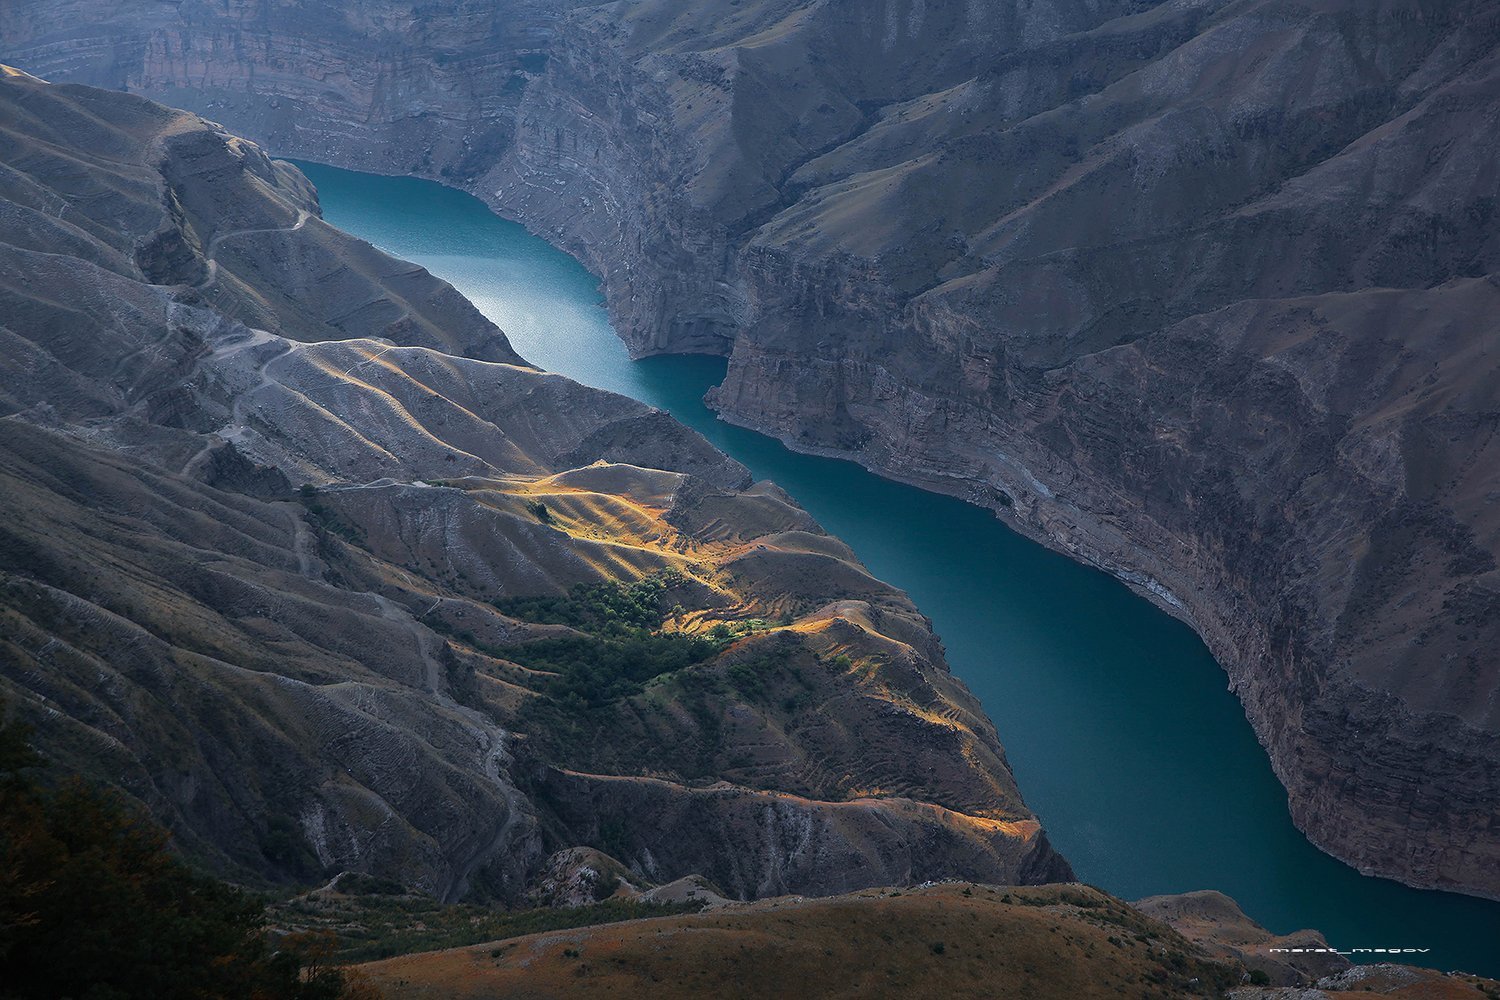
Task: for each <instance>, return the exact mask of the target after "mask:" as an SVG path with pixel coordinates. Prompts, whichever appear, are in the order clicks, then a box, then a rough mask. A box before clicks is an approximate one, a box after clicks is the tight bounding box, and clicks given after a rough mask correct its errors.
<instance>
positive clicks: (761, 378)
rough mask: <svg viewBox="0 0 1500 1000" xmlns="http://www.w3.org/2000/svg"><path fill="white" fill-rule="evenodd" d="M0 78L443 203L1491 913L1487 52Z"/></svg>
mask: <svg viewBox="0 0 1500 1000" xmlns="http://www.w3.org/2000/svg"><path fill="white" fill-rule="evenodd" d="M0 58H3V59H5V60H7V61H10V62H13V63H16V64H17V65H20V66H22V67H24V68H26V69H28V70H29V71H31V72H34V73H36V74H38V75H40V76H43V77H48V78H53V79H57V80H77V81H81V82H86V83H92V84H96V85H99V86H105V87H110V88H117V89H126V90H131V91H135V92H138V93H142V94H146V95H149V96H152V97H156V98H160V99H163V100H166V101H168V102H170V103H174V104H178V105H181V106H184V107H189V108H192V109H194V110H196V111H199V112H201V113H203V114H206V115H208V116H210V117H213V118H217V119H221V120H223V121H225V122H226V123H228V124H229V125H230V126H232V127H233V128H235V129H236V130H238V131H240V132H242V133H244V134H246V135H248V136H250V137H251V138H253V139H256V140H258V141H261V142H263V143H264V144H266V145H267V146H268V147H269V148H271V149H274V150H275V151H276V152H277V153H278V154H281V155H294V156H300V157H305V158H308V159H315V160H319V161H323V162H329V163H335V164H338V165H342V166H348V167H354V168H358V169H363V170H369V171H373V172H382V173H396V174H408V173H410V174H417V175H421V176H428V177H433V178H436V179H439V180H442V181H444V182H446V183H449V184H452V185H454V186H457V187H461V188H464V189H466V190H470V191H473V192H474V193H476V194H478V195H479V196H480V197H482V198H483V199H484V200H485V201H486V202H488V203H489V204H490V205H491V206H492V207H493V208H494V209H496V210H497V211H499V212H500V213H502V214H504V215H506V216H508V217H511V218H515V219H518V220H520V221H522V222H523V223H525V224H526V225H527V226H528V227H529V228H531V229H532V230H533V231H535V232H538V233H540V234H542V235H544V236H545V237H547V238H548V239H549V240H550V241H552V242H553V243H555V244H556V245H558V246H560V247H562V248H564V249H566V250H568V251H569V252H571V253H573V254H574V255H575V256H577V257H578V258H579V259H580V260H582V261H584V262H585V263H586V264H587V265H588V266H589V267H590V268H591V269H592V270H594V271H595V273H597V274H599V275H601V276H602V278H603V282H604V289H605V293H606V297H607V300H608V304H609V308H610V312H611V316H612V319H613V321H614V324H615V327H616V329H617V330H618V331H619V333H620V335H621V336H622V337H623V338H624V339H625V340H626V342H627V343H628V344H629V346H630V347H631V349H632V351H633V352H634V353H636V354H637V355H645V354H651V353H662V352H703V353H717V354H723V355H726V356H727V357H728V358H729V370H728V376H727V378H726V380H725V381H724V383H723V385H722V386H720V387H719V388H718V389H716V390H715V391H714V392H713V393H712V397H711V398H712V402H713V404H714V405H715V406H716V407H717V408H718V409H719V410H720V412H721V414H722V416H723V417H724V418H725V419H727V420H731V421H734V422H738V423H742V424H745V425H747V426H751V427H754V428H757V429H760V430H763V431H765V432H766V433H770V434H773V435H776V436H778V437H781V438H782V439H783V440H785V441H787V442H788V443H790V444H792V445H793V446H795V447H797V448H799V449H803V450H807V451H811V452H816V453H820V454H836V455H841V456H846V457H852V458H854V459H856V460H858V461H860V462H861V463H863V464H865V465H867V466H869V467H870V468H872V469H875V470H877V471H880V472H881V473H883V474H886V475H889V476H892V477H894V478H897V479H901V480H903V481H907V482H911V483H915V484H918V485H922V486H925V487H927V488H930V489H934V490H938V491H942V492H946V493H951V494H953V495H956V496H960V497H963V498H965V499H968V500H970V501H973V502H975V503H978V504H982V505H985V506H988V507H991V508H993V509H994V510H995V511H996V513H997V514H998V515H999V516H1001V517H1003V518H1004V519H1005V520H1006V521H1007V522H1008V523H1010V524H1012V525H1013V526H1015V527H1017V528H1018V529H1019V530H1021V531H1023V532H1025V533H1027V534H1030V535H1031V536H1033V537H1035V538H1037V539H1038V540H1041V541H1043V542H1045V543H1046V544H1049V545H1052V546H1054V547H1057V548H1059V549H1061V550H1063V551H1065V552H1068V553H1070V554H1072V555H1074V556H1076V557H1077V558H1079V559H1082V560H1085V561H1087V562H1090V563H1092V564H1094V565H1097V566H1100V567H1102V568H1105V569H1107V570H1109V571H1110V572H1112V573H1115V574H1116V575H1118V576H1119V577H1121V578H1122V579H1124V580H1126V581H1127V582H1129V583H1130V584H1131V585H1132V586H1134V587H1136V588H1138V589H1139V590H1140V591H1141V592H1142V593H1143V594H1144V595H1146V596H1148V597H1149V598H1150V599H1152V600H1154V601H1156V602H1157V603H1158V604H1160V605H1161V606H1163V607H1164V608H1166V609H1168V610H1170V611H1171V612H1172V613H1174V614H1176V615H1178V616H1179V617H1181V618H1182V619H1184V620H1185V621H1187V622H1188V623H1190V624H1191V625H1192V626H1193V627H1194V628H1195V629H1196V630H1197V631H1198V632H1199V634H1200V635H1202V636H1203V638H1204V639H1205V641H1206V642H1207V643H1208V645H1209V647H1210V648H1211V650H1212V651H1213V653H1214V655H1215V657H1216V658H1217V660H1218V661H1219V663H1220V664H1221V665H1222V666H1223V667H1224V669H1225V671H1226V672H1227V674H1228V678H1229V682H1230V684H1231V685H1232V687H1233V688H1234V690H1235V691H1236V693H1237V694H1238V695H1239V697H1240V698H1241V700H1242V702H1243V704H1244V706H1245V711H1246V714H1247V716H1248V718H1249V720H1250V722H1251V724H1252V725H1253V727H1254V728H1255V731H1256V733H1257V736H1258V737H1259V739H1260V741H1261V743H1262V744H1263V745H1264V747H1265V748H1266V751H1267V753H1268V754H1269V756H1270V759H1271V761H1272V763H1273V766H1274V767H1275V769H1276V773H1277V775H1278V777H1279V778H1280V780H1281V781H1282V783H1283V784H1284V785H1285V786H1286V788H1287V791H1288V796H1289V804H1290V809H1291V813H1292V816H1293V818H1294V820H1295V821H1296V823H1297V824H1298V826H1299V827H1300V828H1301V829H1302V830H1303V831H1304V832H1305V833H1306V834H1307V835H1308V836H1309V837H1310V838H1311V839H1312V840H1313V841H1314V842H1315V843H1316V844H1318V845H1319V846H1320V847H1322V848H1323V849H1325V850H1327V851H1329V852H1330V853H1332V854H1334V855H1335V856H1337V857H1339V858H1341V859H1343V860H1345V861H1347V862H1349V863H1350V864H1352V865H1354V866H1355V867H1357V868H1358V869H1359V870H1360V871H1363V872H1367V873H1376V874H1382V875H1388V876H1391V877H1395V878H1398V879H1401V880H1402V881H1404V882H1407V883H1408V884H1411V885H1417V886H1424V887H1436V888H1446V889H1455V890H1460V891H1465V892H1471V893H1476V894H1480V895H1486V896H1491V897H1495V896H1500V827H1497V821H1496V812H1495V803H1496V802H1497V801H1500V707H1497V706H1500V701H1497V690H1500V669H1497V662H1496V660H1495V657H1494V653H1493V650H1494V649H1496V648H1497V646H1500V577H1497V570H1496V564H1495V551H1496V548H1497V545H1500V535H1497V532H1500V518H1497V514H1496V511H1497V509H1500V508H1497V503H1496V492H1495V485H1494V478H1493V469H1494V468H1495V467H1496V459H1497V455H1496V452H1495V447H1496V445H1495V440H1496V439H1495V431H1496V421H1497V413H1500V407H1497V405H1496V398H1495V397H1496V391H1497V385H1500V378H1497V373H1496V355H1495V348H1496V347H1497V346H1500V344H1497V337H1496V332H1495V329H1494V319H1493V317H1494V316H1495V315H1497V312H1496V306H1497V304H1500V303H1497V289H1496V282H1495V278H1494V274H1495V270H1496V254H1497V252H1500V247H1497V243H1496V227H1495V224H1494V221H1493V211H1494V205H1495V199H1496V196H1497V194H1500V190H1497V188H1500V174H1497V173H1496V171H1495V170H1494V167H1493V158H1492V157H1491V156H1490V155H1489V152H1488V136H1489V135H1491V134H1492V132H1493V126H1494V122H1495V120H1496V115H1497V111H1500V86H1497V81H1496V73H1497V71H1500V62H1497V60H1500V12H1497V11H1496V10H1495V9H1494V8H1493V6H1492V5H1489V4H1486V3H1482V2H1478V0H1467V2H1465V0H1459V2H1437V0H1379V2H1376V3H1370V2H1366V0H1305V2H1301V3H1297V2H1286V0H1274V2H1273V0H1181V2H1173V3H1148V2H1143V0H1101V2H1094V3H1086V2H1082V0H1035V2H1031V3H1016V4H1003V5H981V4H974V3H968V4H959V3H938V2H934V0H887V2H884V3H879V4H866V3H857V2H854V0H826V2H814V0H800V2H799V0H763V2H748V0H714V2H711V3H705V4H695V5H692V6H691V7H684V6H683V5H680V4H675V3H671V2H668V0H644V2H640V3H613V4H601V5H588V4H573V3H562V2H550V0H520V2H497V0H490V2H478V0H471V2H464V3H458V4H452V5H444V6H443V7H441V8H433V7H430V6H417V5H412V4H410V3H404V2H397V0H383V2H380V3H376V4H370V5H363V6H361V8H360V9H359V11H357V12H353V11H342V10H336V9H334V8H329V7H325V6H321V5H316V4H311V3H294V4H288V5H284V6H279V7H276V8H274V9H271V8H266V7H262V6H260V5H253V4H244V5H229V6H227V7H225V8H223V9H217V8H208V7H200V6H190V5H184V6H162V5H156V4H148V3H143V2H126V3H120V4H109V5H102V4H98V3H95V2H90V0H76V2H73V3H68V4H44V3H38V2H18V3H14V4H11V5H8V6H7V8H6V10H5V11H4V12H3V13H0Z"/></svg>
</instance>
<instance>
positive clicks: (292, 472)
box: [0, 68, 1071, 906]
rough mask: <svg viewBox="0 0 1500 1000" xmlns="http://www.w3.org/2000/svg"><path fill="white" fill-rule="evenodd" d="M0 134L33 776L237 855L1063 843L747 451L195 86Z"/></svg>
mask: <svg viewBox="0 0 1500 1000" xmlns="http://www.w3.org/2000/svg"><path fill="white" fill-rule="evenodd" d="M0 138H3V142H4V145H3V147H0V150H3V153H0V164H3V172H0V213H3V218H4V228H3V231H4V238H3V239H0V263H3V267H0V340H3V343H4V350H3V351H0V497H3V501H0V502H3V506H4V510H5V511H6V517H5V519H4V521H3V523H0V694H3V699H4V703H5V706H6V708H5V710H6V712H7V713H8V714H9V715H14V716H17V717H19V718H20V719H21V720H22V721H24V722H26V723H28V724H30V725H31V727H32V729H33V732H34V734H35V738H34V743H35V745H36V748H37V749H38V750H39V751H41V752H42V753H43V755H44V756H45V757H46V758H47V760H48V761H50V763H51V766H52V767H53V768H54V769H55V770H54V771H53V780H62V778H63V777H64V776H66V775H67V774H76V775H81V776H83V777H85V778H87V779H90V780H94V781H99V782H103V783H107V784H109V785H112V786H114V787H116V788H118V789H119V790H120V791H121V792H123V793H124V794H125V795H127V796H128V797H129V799H130V800H131V801H132V802H133V803H134V804H135V805H136V806H137V807H139V808H142V809H144V810H145V811H147V812H148V813H149V814H150V815H151V816H153V817H154V818H155V819H156V820H158V821H159V822H160V823H162V824H163V825H164V826H165V827H166V828H167V829H168V831H169V832H170V834H171V836H172V839H173V843H174V844H175V845H176V846H177V848H178V849H179V850H180V851H181V852H182V853H183V854H184V855H185V856H187V857H188V858H189V859H191V860H192V861H193V862H195V863H196V864H198V865H200V866H202V867H204V868H207V869H208V870H210V871H213V872H215V873H216V874H218V875H220V876H221V877H224V878H229V879H233V880H236V881H239V882H242V883H245V884H249V885H253V886H275V885H283V886H284V885H298V884H300V885H306V884H308V883H311V882H317V881H323V880H326V879H328V878H329V877H330V876H333V875H336V874H338V873H340V872H346V871H349V872H356V873H360V874H362V875H366V876H370V877H372V878H376V879H383V880H388V881H389V882H392V883H393V884H395V885H398V886H401V887H405V888H407V889H409V890H411V891H414V892H417V893H421V894H423V895H426V896H429V897H433V898H436V899H438V900H444V901H456V900H459V899H469V900H474V901H486V900H488V901H495V902H499V903H503V904H507V905H512V906H517V905H526V904H528V903H531V904H544V903H547V902H549V901H550V898H551V897H550V893H551V892H552V891H554V890H553V889H549V888H548V887H549V886H553V887H555V886H557V885H559V884H567V883H569V882H570V881H577V879H578V878H580V877H581V876H580V871H581V870H582V869H583V868H587V867H588V866H589V865H591V864H592V865H594V866H596V867H597V866H598V865H600V864H601V862H600V861H599V860H598V858H600V857H607V858H608V863H609V865H611V866H613V867H614V868H617V869H618V870H620V871H622V872H625V873H627V874H628V875H629V877H630V878H631V879H632V880H634V881H635V882H636V883H638V884H639V885H641V886H651V885H655V884H657V883H660V882H671V881H673V880H676V879H680V878H684V877H687V876H700V877H704V878H708V879H711V880H712V881H713V883H714V884H715V885H716V886H718V887H719V888H720V890H721V891H723V892H725V893H728V894H730V895H731V896H733V897H736V898H756V897H761V896H766V895H776V894H783V893H788V892H799V893H804V892H805V893H830V892H843V891H848V890H851V889H857V888H863V887H867V886H870V885H879V884H891V883H901V882H906V881H910V880H917V881H920V880H924V879H935V878H948V877H970V878H982V879H984V880H986V881H992V882H1000V883H1028V882H1041V881H1056V880H1058V879H1066V878H1068V877H1069V876H1070V874H1071V872H1070V870H1069V868H1068V865H1067V862H1066V861H1065V860H1064V859H1062V858H1061V857H1060V856H1058V855H1057V854H1056V853H1055V852H1054V851H1052V849H1051V848H1050V846H1049V844H1048V842H1047V839H1046V837H1045V835H1044V834H1043V833H1042V831H1041V828H1040V825H1039V823H1038V822H1037V820H1036V818H1035V817H1034V816H1033V815H1032V814H1031V812H1030V811H1029V810H1028V809H1027V808H1026V806H1025V804H1024V802H1023V801H1022V799H1021V796H1020V793H1019V792H1018V791H1017V789H1016V786H1015V782H1014V779H1013V778H1012V776H1011V774H1010V770H1009V767H1008V766H1007V764H1006V761H1005V758H1004V752H1003V750H1002V748H1001V746H1000V743H999V740H998V737H997V735H996V733H995V731H994V727H993V725H992V724H991V723H990V722H989V720H988V719H987V718H986V717H985V716H984V714H983V711H982V710H981V709H980V708H979V707H978V704H977V702H976V701H975V699H974V698H973V696H972V695H971V694H970V693H969V692H968V690H967V689H966V688H965V687H964V685H963V684H962V683H961V682H959V681H958V680H956V679H955V678H954V677H953V676H952V675H951V674H950V673H949V671H948V669H947V667H946V664H945V662H944V659H943V652H942V648H941V645H940V643H939V642H938V641H937V639H936V637H935V636H934V635H933V634H932V631H931V628H930V625H929V623H928V622H927V620H926V619H925V618H924V617H923V616H922V615H921V614H920V613H919V612H918V611H917V610H916V609H915V608H914V607H913V606H912V604H911V602H910V601H909V600H908V599H907V598H906V597H905V595H904V594H902V593H901V592H899V591H897V590H895V589H894V588H892V587H890V586H888V585H886V584H883V583H881V582H880V581H878V580H875V579H874V578H873V577H871V576H870V575H869V574H868V572H867V571H866V570H865V569H864V567H863V566H862V565H860V563H859V562H858V560H857V559H856V558H855V557H854V555H853V553H852V552H850V551H849V549H848V548H847V546H845V545H844V544H843V543H841V542H840V541H839V540H837V539H835V538H832V537H830V536H829V535H827V534H826V533H825V532H824V531H823V530H822V529H821V528H820V527H819V526H818V525H817V524H816V523H815V522H814V521H813V520H812V518H810V517H809V516H808V515H807V514H806V513H805V512H804V511H802V510H801V509H800V508H798V507H797V506H796V504H795V503H794V502H792V501H791V499H790V498H789V497H787V496H786V494H784V493H783V492H782V491H780V490H779V489H778V488H776V487H775V486H774V485H772V484H769V483H764V482H762V483H754V482H752V481H751V478H750V476H749V474H748V473H747V472H746V470H745V469H744V467H743V466H741V465H740V464H739V463H737V462H735V461H733V460H732V459H729V458H728V457H726V456H725V455H724V454H722V453H721V452H718V451H716V450H715V449H714V448H713V447H712V446H710V445H709V444H708V443H707V442H706V441H705V440H704V439H703V438H702V437H701V436H700V435H698V434H696V433H695V432H693V431H690V430H688V429H687V428H685V427H683V426H682V425H680V424H678V423H676V422H675V421H674V420H673V419H672V418H671V417H670V416H668V415H667V414H665V413H663V412H661V411H659V410H653V409H651V408H648V407H646V406H643V405H641V404H639V403H636V402H634V401H632V400H629V399H625V398H623V397H620V396H617V395H614V394H611V393H607V392H602V391H599V390H595V389H590V388H587V387H585V386H582V385H579V384H578V383H575V382H572V381H570V380H568V379H565V378H563V377H561V376H558V375H553V374H548V373H545V372H541V371H539V370H537V369H535V368H533V367H532V366H530V365H529V364H527V363H526V362H525V361H524V360H522V359H521V358H520V357H518V356H517V355H516V354H515V352H514V351H513V350H512V349H511V347H510V345H509V343H508V341H507V340H506V338H505V335H504V334H503V332H502V331H500V330H499V329H498V328H496V327H495V326H494V325H493V324H492V323H490V322H489V321H488V320H487V319H485V318H484V317H483V316H482V315H481V314H480V313H479V312H478V311H477V310H475V309H474V307H473V306H472V305H470V304H469V303H468V302H467V300H465V299H464V298H463V297H462V296H460V295H458V293H456V292H455V291H454V290H453V289H452V287H451V286H449V285H448V284H446V283H445V282H442V281H440V280H438V279H436V278H434V277H433V276H432V275H431V274H430V273H429V272H427V271H426V270H425V269H423V268H421V267H418V266H416V265H413V264H410V263H407V262H404V261H401V260H398V259H396V258H393V257H391V256H389V255H387V254H385V253H383V252H381V251H379V250H377V249H375V248H374V247H372V246H370V245H369V244H368V243H365V242H363V241H360V240H357V239H354V238H353V237H350V236H348V235H347V234H344V233H342V232H340V231H339V230H337V229H334V228H333V227H331V226H329V225H327V224H326V223H324V222H323V221H322V219H321V217H320V216H321V213H320V209H319V206H318V202H317V196H316V192H315V190H314V189H313V187H312V186H311V185H310V184H309V183H308V181H307V180H306V178H305V177H304V176H303V175H302V174H301V173H300V172H299V171H298V170H297V169H296V168H295V167H293V166H291V165H289V164H287V163H284V162H280V161H273V160H271V159H269V158H268V157H267V156H266V155H265V154H264V153H263V152H262V151H261V150H260V149H259V148H258V147H256V146H255V145H253V144H251V143H249V142H246V141H245V140H243V139H240V138H238V137H236V136H234V135H232V134H230V133H228V132H226V131H224V130H223V129H222V128H221V127H219V126H217V125H214V124H212V123H208V122H205V121H204V120H202V119H201V118H199V117H197V116H196V115H192V114H189V113H186V112H181V111H175V110H172V109H170V108H166V107H164V106H162V105H159V104H156V103H153V102H151V101H148V100H145V99H143V98H140V97H135V96H130V95H125V94H120V93H114V92H109V91H103V90H99V89H95V88H91V87H86V86H77V85H53V84H48V83H45V82H43V81H40V80H38V79H36V78H35V77H31V76H28V75H27V74H25V73H22V72H20V71H18V70H12V69H9V68H7V69H5V70H4V71H3V75H0ZM601 663H602V664H608V665H609V666H608V667H599V666H596V664H601ZM601 671H602V672H601ZM585 847H586V848H588V849H589V852H593V853H589V852H580V851H579V848H585ZM601 852H602V853H601ZM589 870H590V871H593V870H594V869H592V868H590V869H589ZM606 891H607V890H606Z"/></svg>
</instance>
